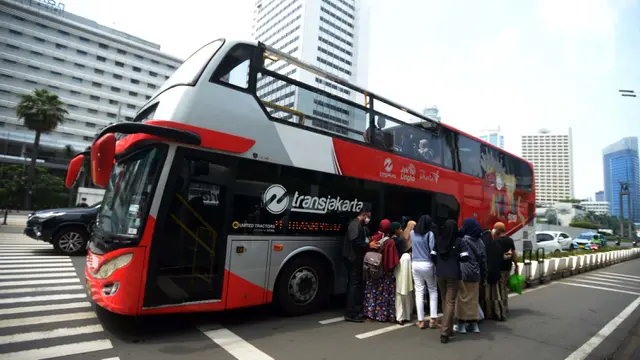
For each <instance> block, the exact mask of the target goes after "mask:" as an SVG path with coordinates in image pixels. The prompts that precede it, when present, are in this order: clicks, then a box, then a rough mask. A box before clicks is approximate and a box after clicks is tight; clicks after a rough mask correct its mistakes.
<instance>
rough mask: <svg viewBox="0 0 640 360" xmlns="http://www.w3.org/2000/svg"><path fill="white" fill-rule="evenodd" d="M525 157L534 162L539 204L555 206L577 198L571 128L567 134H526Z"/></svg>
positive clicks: (523, 153) (545, 131)
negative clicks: (574, 190) (560, 202)
mask: <svg viewBox="0 0 640 360" xmlns="http://www.w3.org/2000/svg"><path fill="white" fill-rule="evenodd" d="M522 157H523V158H524V159H526V160H528V161H530V162H531V163H533V168H534V176H535V181H536V202H538V204H540V205H542V206H545V205H551V204H554V203H555V202H557V201H560V200H566V199H570V198H573V150H572V140H571V128H569V129H568V130H567V131H566V132H551V131H549V130H547V129H542V130H540V131H538V132H537V133H533V134H526V135H522Z"/></svg>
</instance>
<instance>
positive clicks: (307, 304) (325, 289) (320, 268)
mask: <svg viewBox="0 0 640 360" xmlns="http://www.w3.org/2000/svg"><path fill="white" fill-rule="evenodd" d="M327 270H328V269H326V266H325V264H324V263H323V262H322V261H321V260H319V259H318V258H316V257H314V256H305V255H303V256H299V257H297V258H295V259H293V260H292V261H290V262H289V263H288V264H286V265H285V267H284V269H282V273H281V274H280V277H279V279H278V283H277V284H276V294H275V295H276V302H277V305H278V306H279V307H280V308H281V309H282V311H284V312H285V313H286V314H289V315H300V314H307V313H311V312H314V311H316V310H318V308H320V306H321V305H322V304H324V303H325V301H326V300H327V299H328V297H329V291H330V289H329V279H328V278H327V272H328V271H327Z"/></svg>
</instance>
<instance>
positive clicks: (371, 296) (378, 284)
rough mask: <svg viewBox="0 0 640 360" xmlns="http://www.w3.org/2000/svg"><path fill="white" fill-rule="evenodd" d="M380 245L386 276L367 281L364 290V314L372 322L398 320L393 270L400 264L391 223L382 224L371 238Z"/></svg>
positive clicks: (383, 221) (379, 249)
mask: <svg viewBox="0 0 640 360" xmlns="http://www.w3.org/2000/svg"><path fill="white" fill-rule="evenodd" d="M371 241H372V242H376V243H378V249H377V250H371V251H379V252H381V253H382V267H383V269H384V275H383V276H381V277H380V278H377V279H367V281H366V282H365V288H364V314H365V316H366V317H367V318H369V319H371V320H376V321H381V322H387V321H395V320H396V315H395V314H396V304H395V299H396V278H395V277H394V274H393V270H394V269H395V267H396V265H398V263H399V262H400V260H399V259H398V250H397V248H396V244H395V242H394V241H393V240H392V239H391V222H390V221H389V220H387V219H384V220H382V221H381V222H380V227H379V229H378V232H377V233H376V234H374V235H373V236H372V237H371Z"/></svg>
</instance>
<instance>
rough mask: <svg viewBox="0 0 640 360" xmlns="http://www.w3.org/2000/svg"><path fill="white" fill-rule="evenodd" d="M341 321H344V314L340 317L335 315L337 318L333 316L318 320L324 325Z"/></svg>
mask: <svg viewBox="0 0 640 360" xmlns="http://www.w3.org/2000/svg"><path fill="white" fill-rule="evenodd" d="M340 321H344V316H340V317H335V318H331V319H327V320H321V321H318V322H319V323H320V324H322V325H327V324H333V323H337V322H340Z"/></svg>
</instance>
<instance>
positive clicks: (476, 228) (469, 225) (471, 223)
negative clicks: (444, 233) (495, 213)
mask: <svg viewBox="0 0 640 360" xmlns="http://www.w3.org/2000/svg"><path fill="white" fill-rule="evenodd" d="M460 233H461V234H462V235H463V236H464V235H468V236H470V237H472V238H474V239H477V238H479V237H480V234H482V228H481V227H480V223H478V220H476V219H474V218H468V219H465V220H464V221H463V222H462V228H461V229H460Z"/></svg>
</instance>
